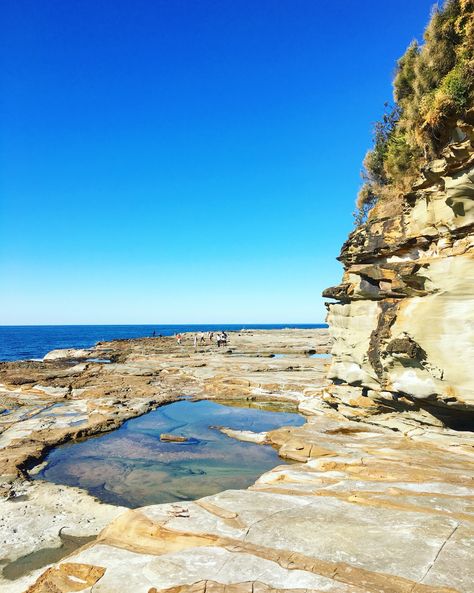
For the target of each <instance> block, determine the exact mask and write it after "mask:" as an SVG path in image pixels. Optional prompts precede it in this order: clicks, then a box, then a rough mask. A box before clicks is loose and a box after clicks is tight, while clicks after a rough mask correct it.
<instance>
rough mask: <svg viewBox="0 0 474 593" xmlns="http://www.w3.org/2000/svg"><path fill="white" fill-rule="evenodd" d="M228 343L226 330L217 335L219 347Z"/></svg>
mask: <svg viewBox="0 0 474 593" xmlns="http://www.w3.org/2000/svg"><path fill="white" fill-rule="evenodd" d="M226 345H227V334H226V333H225V332H221V333H220V334H218V336H217V347H218V348H220V347H221V346H226Z"/></svg>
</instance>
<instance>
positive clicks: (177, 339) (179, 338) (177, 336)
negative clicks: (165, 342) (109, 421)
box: [176, 334, 181, 346]
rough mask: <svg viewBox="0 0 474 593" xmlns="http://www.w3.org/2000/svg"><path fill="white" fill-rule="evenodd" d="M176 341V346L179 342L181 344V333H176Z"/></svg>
mask: <svg viewBox="0 0 474 593" xmlns="http://www.w3.org/2000/svg"><path fill="white" fill-rule="evenodd" d="M176 343H177V344H178V346H179V344H181V334H176Z"/></svg>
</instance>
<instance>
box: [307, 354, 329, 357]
mask: <svg viewBox="0 0 474 593" xmlns="http://www.w3.org/2000/svg"><path fill="white" fill-rule="evenodd" d="M309 357H310V358H330V357H331V355H330V354H326V353H323V354H310V355H309Z"/></svg>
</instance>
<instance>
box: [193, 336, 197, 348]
mask: <svg viewBox="0 0 474 593" xmlns="http://www.w3.org/2000/svg"><path fill="white" fill-rule="evenodd" d="M197 343H198V336H197V334H194V338H193V344H194V350H196V348H197Z"/></svg>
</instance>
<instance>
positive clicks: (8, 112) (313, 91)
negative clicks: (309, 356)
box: [0, 0, 432, 324]
mask: <svg viewBox="0 0 474 593" xmlns="http://www.w3.org/2000/svg"><path fill="white" fill-rule="evenodd" d="M431 4H432V3H431V2H430V1H428V0H416V1H414V0H384V1H383V2H381V1H380V0H358V1H355V0H340V1H338V2H335V1H333V0H186V1H184V0H154V1H150V0H114V1H106V0H67V1H65V0H41V1H38V0H30V1H24V0H6V1H5V2H3V3H2V8H1V12H2V14H1V18H0V28H1V30H0V33H1V39H2V41H1V44H2V48H1V54H2V63H1V65H0V77H1V84H2V90H1V93H0V127H1V130H2V131H1V140H0V142H1V146H0V192H1V193H0V279H1V280H0V324H30V323H31V324H36V323H39V324H41V323H188V322H194V323H205V322H216V323H220V322H228V323H232V322H236V323H240V322H246V323H251V322H262V323H265V322H269V323H271V322H320V321H323V320H324V317H325V309H324V306H323V299H322V298H321V296H320V293H321V291H322V289H323V288H325V287H326V286H329V285H333V284H337V283H338V282H339V280H340V276H341V267H340V265H339V264H338V262H337V261H336V260H335V258H336V256H337V255H338V253H339V250H340V247H341V245H342V243H343V241H344V240H345V238H346V235H347V233H348V232H349V231H350V230H351V228H352V224H353V222H352V211H353V208H354V198H355V194H356V192H357V189H358V186H359V183H360V179H359V171H360V163H361V160H362V158H363V156H364V153H365V150H366V149H367V148H368V146H369V145H370V139H371V123H372V122H373V121H375V120H376V119H377V118H378V117H380V115H381V112H382V110H383V103H384V101H386V100H388V99H390V98H391V76H392V73H393V69H394V63H395V60H396V58H397V57H399V56H400V55H401V54H402V53H403V51H404V49H405V48H406V46H407V45H408V44H409V42H410V41H411V39H412V38H413V37H418V38H420V37H421V34H422V31H423V28H424V26H425V24H426V22H427V20H428V17H429V12H430V7H431Z"/></svg>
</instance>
